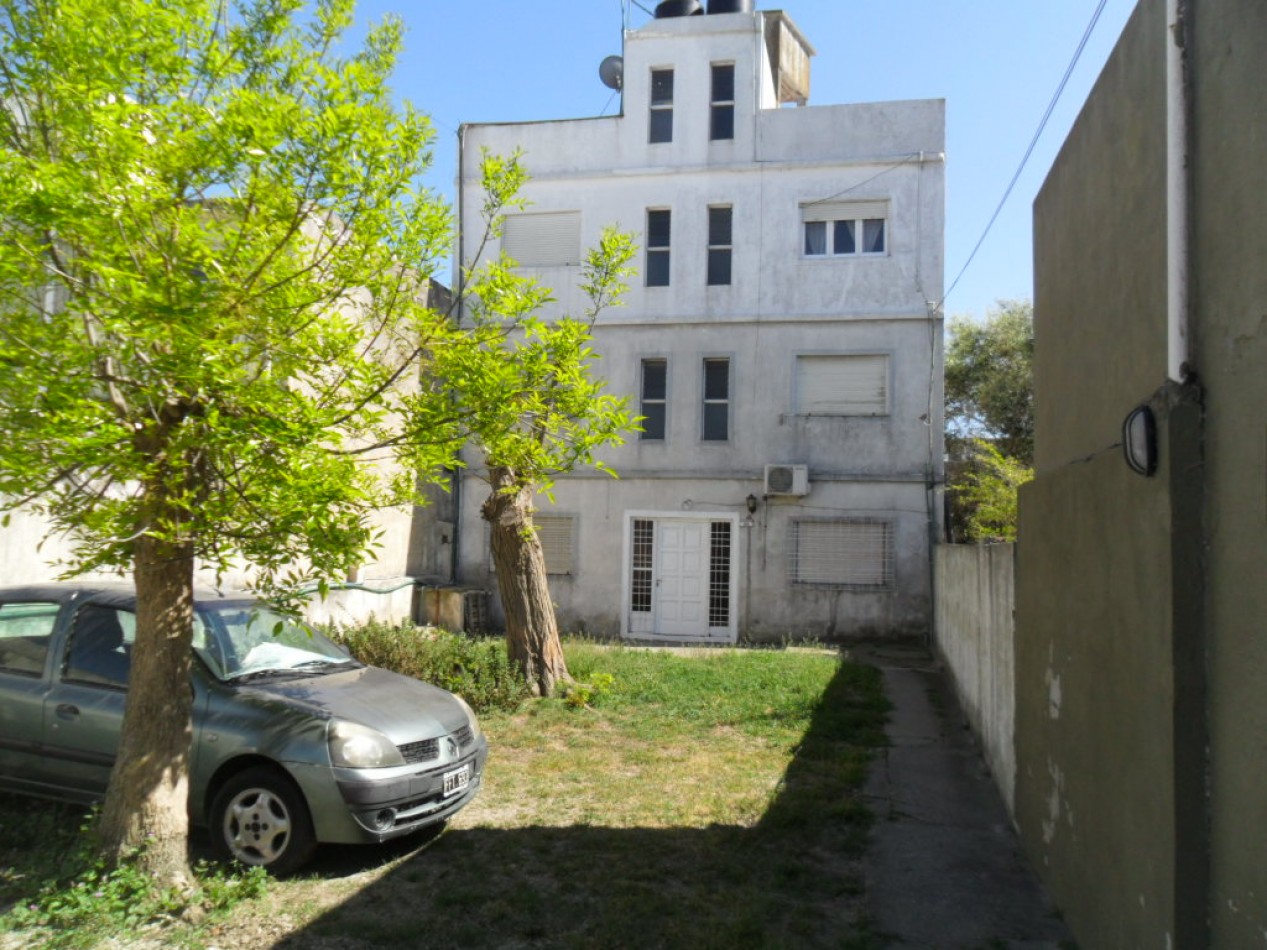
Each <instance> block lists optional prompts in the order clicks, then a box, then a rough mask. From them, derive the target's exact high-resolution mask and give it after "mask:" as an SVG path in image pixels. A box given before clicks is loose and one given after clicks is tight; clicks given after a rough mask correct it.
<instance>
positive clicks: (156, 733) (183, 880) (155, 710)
mask: <svg viewBox="0 0 1267 950" xmlns="http://www.w3.org/2000/svg"><path fill="white" fill-rule="evenodd" d="M135 551H136V560H135V565H134V576H135V579H136V595H137V604H136V643H135V644H134V645H133V647H132V672H131V676H130V680H129V685H128V698H127V705H126V707H125V710H124V716H123V734H122V737H121V739H120V742H119V753H118V758H117V759H116V760H115V764H114V771H113V773H112V774H111V777H110V789H109V792H108V794H107V795H106V801H105V807H104V809H103V810H102V814H101V824H100V826H99V832H98V833H99V835H100V844H101V848H102V851H103V853H104V854H105V856H106V857H107V858H108V859H110V860H111V861H112V862H113V863H118V862H119V861H120V860H122V859H124V858H127V857H128V856H129V855H130V854H131V853H132V852H134V851H135V850H136V849H138V848H139V849H141V850H140V853H139V855H138V856H137V858H136V861H137V863H138V865H139V866H140V867H141V869H142V870H144V871H146V872H147V873H148V874H149V875H150V878H151V880H153V881H154V882H155V883H156V884H158V885H160V886H173V887H178V888H181V889H185V888H188V887H190V886H191V884H192V876H191V874H190V870H189V857H188V835H189V811H188V809H189V754H190V744H191V741H192V734H193V730H192V726H191V723H190V715H191V712H192V708H193V691H192V687H191V686H190V682H189V667H190V656H191V646H192V640H193V617H194V596H193V583H194V573H193V564H194V559H193V548H192V545H190V544H188V543H184V544H172V543H168V542H164V541H158V540H155V539H153V538H150V537H147V536H145V535H142V536H141V537H140V538H139V539H138V540H137V542H136V548H135Z"/></svg>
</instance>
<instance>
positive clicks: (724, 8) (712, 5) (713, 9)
mask: <svg viewBox="0 0 1267 950" xmlns="http://www.w3.org/2000/svg"><path fill="white" fill-rule="evenodd" d="M754 6H755V4H754V2H753V0H708V14H709V16H712V15H713V14H714V13H751V12H752V10H753V7H754Z"/></svg>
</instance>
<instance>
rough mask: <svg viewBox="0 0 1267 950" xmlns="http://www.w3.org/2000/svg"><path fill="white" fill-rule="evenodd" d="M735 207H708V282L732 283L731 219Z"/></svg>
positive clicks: (716, 283)
mask: <svg viewBox="0 0 1267 950" xmlns="http://www.w3.org/2000/svg"><path fill="white" fill-rule="evenodd" d="M732 219H733V209H731V208H729V207H721V208H709V209H708V283H709V285H710V286H719V285H724V284H729V283H730V252H731V248H732V245H731V221H732Z"/></svg>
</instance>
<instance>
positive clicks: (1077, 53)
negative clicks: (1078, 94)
mask: <svg viewBox="0 0 1267 950" xmlns="http://www.w3.org/2000/svg"><path fill="white" fill-rule="evenodd" d="M1107 3H1108V0H1100V3H1099V5H1098V6H1097V7H1096V8H1095V13H1093V14H1092V15H1091V22H1090V23H1088V24H1087V28H1086V30H1085V31H1084V32H1083V34H1082V39H1081V40H1080V41H1079V42H1078V48H1077V49H1076V50H1074V52H1073V58H1072V59H1071V60H1069V66H1068V67H1067V68H1066V69H1065V74H1064V76H1062V77H1061V79H1060V85H1059V86H1057V87H1056V94H1055V95H1054V96H1052V97H1051V102H1049V103H1048V104H1047V111H1046V112H1044V113H1043V118H1042V121H1041V122H1039V123H1038V130H1037V131H1036V132H1034V137H1033V138H1032V139H1030V143H1029V148H1027V149H1026V150H1025V155H1024V157H1022V158H1021V164H1020V165H1019V166H1018V167H1017V169H1016V174H1015V175H1013V176H1012V180H1011V182H1009V183H1008V186H1007V190H1006V191H1004V192H1003V197H1002V198H1000V199H999V205H998V207H997V208H995V209H994V214H992V215H990V220H989V222H988V223H987V224H986V226H985V230H984V231H982V232H981V237H980V238H978V239H977V243H976V246H974V247H973V249H972V253H971V254H969V255H968V259H967V260H966V261H964V263H963V267H962V268H960V270H959V273H958V274H957V275H956V276H955V279H954V280H953V281H951V283H950V287H949V289H947V291H946V292H945V293H944V294H943V295H942V298H941V300H940V301H939V302H938V304H937V309H938V310H940V309H941V308H942V305H943V304H945V302H946V299H947V298H948V297H949V296H950V295H951V293H953V292H954V289H955V288H956V287H957V286H959V281H960V280H961V279H963V275H964V273H965V272H967V270H968V267H969V265H971V264H972V261H973V258H975V257H976V256H977V251H979V250H981V245H982V244H984V243H985V239H986V236H987V235H988V234H989V233H990V229H991V228H992V227H994V222H995V221H996V220H998V217H999V213H1000V212H1001V211H1002V210H1003V206H1004V205H1005V204H1007V199H1008V198H1009V197H1011V195H1012V189H1013V188H1015V187H1016V182H1017V181H1018V180H1019V179H1020V177H1021V172H1023V171H1024V170H1025V165H1026V163H1027V162H1028V161H1029V157H1030V155H1032V154H1033V153H1034V146H1036V145H1037V144H1038V140H1039V138H1041V137H1042V134H1043V130H1044V129H1045V128H1047V120H1048V119H1050V118H1051V114H1052V112H1053V110H1055V108H1056V103H1058V102H1059V101H1060V97H1061V95H1062V94H1063V93H1064V91H1065V86H1066V85H1067V84H1068V82H1069V77H1070V76H1071V75H1073V70H1074V67H1075V66H1077V65H1078V60H1079V59H1080V58H1081V57H1082V51H1083V50H1084V49H1085V48H1086V45H1087V40H1089V39H1091V33H1092V32H1093V31H1094V30H1095V25H1096V24H1097V23H1098V22H1100V14H1101V13H1103V12H1104V7H1105V4H1107Z"/></svg>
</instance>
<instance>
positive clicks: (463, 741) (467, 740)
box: [453, 726, 475, 749]
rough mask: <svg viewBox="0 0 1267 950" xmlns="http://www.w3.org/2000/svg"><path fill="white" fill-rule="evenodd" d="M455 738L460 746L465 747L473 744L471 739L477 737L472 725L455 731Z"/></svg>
mask: <svg viewBox="0 0 1267 950" xmlns="http://www.w3.org/2000/svg"><path fill="white" fill-rule="evenodd" d="M453 738H454V739H457V740H458V748H461V749H465V748H466V747H467V746H468V745H470V744H471V740H472V739H474V738H475V733H474V732H472V731H471V727H470V726H463V727H462V728H461V729H459V730H458V731H457V732H455V733H453Z"/></svg>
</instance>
